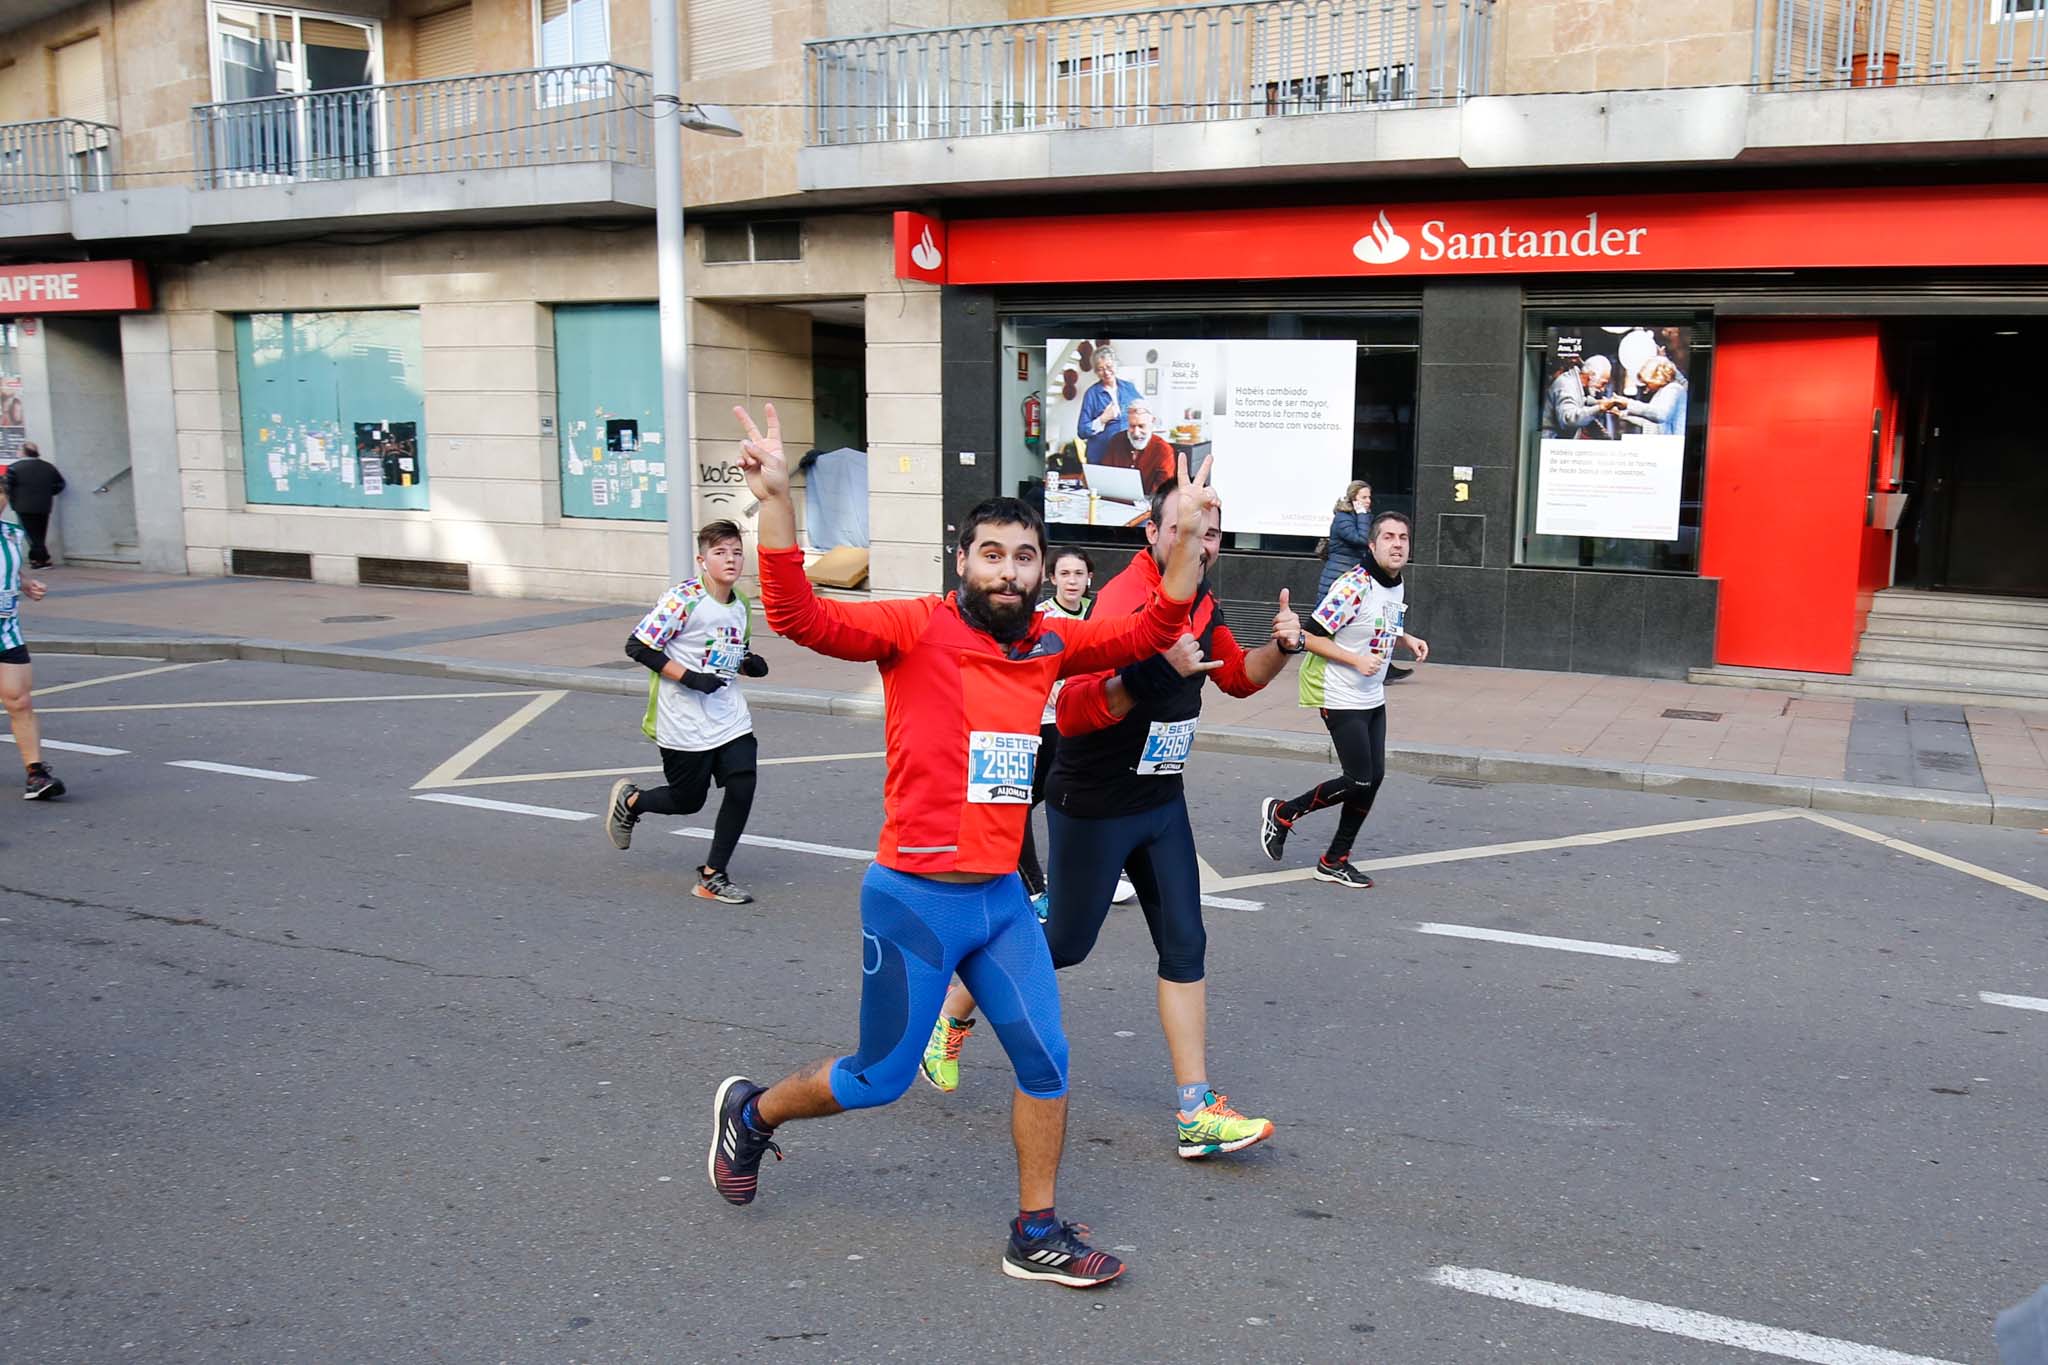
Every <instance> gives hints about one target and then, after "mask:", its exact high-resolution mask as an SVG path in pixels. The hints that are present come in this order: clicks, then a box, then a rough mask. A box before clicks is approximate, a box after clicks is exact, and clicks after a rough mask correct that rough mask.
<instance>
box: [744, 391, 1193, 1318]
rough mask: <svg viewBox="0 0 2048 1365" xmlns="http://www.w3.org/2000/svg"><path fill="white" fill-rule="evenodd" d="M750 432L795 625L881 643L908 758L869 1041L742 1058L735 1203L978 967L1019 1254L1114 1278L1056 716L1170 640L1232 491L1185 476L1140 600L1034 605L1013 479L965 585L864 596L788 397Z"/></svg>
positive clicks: (864, 1025) (884, 893) (881, 1070)
mask: <svg viewBox="0 0 2048 1365" xmlns="http://www.w3.org/2000/svg"><path fill="white" fill-rule="evenodd" d="M739 416H740V420H741V423H742V425H743V426H744V427H745V429H746V432H747V439H746V441H744V442H742V444H741V447H740V450H741V456H740V466H741V469H742V470H743V471H744V473H745V474H746V478H747V486H748V487H749V488H750V489H751V490H752V491H753V494H754V496H755V497H757V498H759V499H760V501H761V518H760V565H761V602H762V606H763V608H764V610H765V612H766V615H767V618H768V621H769V624H770V625H772V626H773V627H774V628H775V629H776V630H777V631H778V632H779V633H781V634H782V635H784V636H786V637H787V638H789V639H791V640H794V641H796V642H797V643H798V644H802V645H807V646H809V647H810V648H812V649H815V650H817V651H819V652H820V653H823V654H829V655H832V656H833V657H835V658H841V659H862V660H871V661H873V662H874V663H875V664H877V665H878V666H879V667H880V669H881V673H882V691H883V698H884V711H885V715H886V726H887V740H886V748H887V750H888V762H889V770H888V778H887V781H886V784H885V786H884V789H883V804H884V808H885V813H884V819H883V825H882V834H881V840H880V846H879V848H878V849H877V851H876V855H875V864H874V866H872V867H870V868H869V869H868V872H867V875H866V877H865V878H864V879H863V881H862V884H861V938H862V942H863V955H862V962H861V969H862V973H863V980H862V984H861V1014H860V1047H859V1050H858V1051H857V1052H856V1053H855V1054H854V1055H852V1056H850V1057H835V1058H827V1059H826V1060H824V1061H822V1062H818V1063H816V1064H814V1065H811V1066H807V1067H805V1068H803V1069H802V1070H800V1071H798V1072H797V1073H795V1074H794V1075H792V1076H789V1077H788V1078H786V1079H784V1080H782V1081H780V1082H778V1083H777V1084H775V1085H774V1086H772V1087H769V1088H765V1089H764V1088H763V1087H761V1086H758V1085H755V1084H754V1083H753V1082H752V1081H750V1080H748V1079H747V1078H746V1077H744V1076H731V1077H728V1078H726V1080H725V1082H724V1083H723V1084H721V1085H720V1086H719V1088H718V1094H717V1098H716V1099H715V1100H714V1101H713V1130H712V1140H711V1151H710V1156H709V1158H708V1165H709V1174H710V1177H711V1182H712V1184H713V1185H714V1186H715V1187H716V1188H717V1189H718V1192H719V1194H720V1195H721V1196H723V1197H724V1198H725V1199H726V1201H727V1202H728V1203H733V1204H746V1203H750V1202H751V1201H752V1200H753V1198H754V1193H755V1189H756V1183H757V1180H758V1174H759V1169H760V1164H761V1159H762V1157H763V1155H765V1154H766V1153H767V1152H769V1151H771V1150H772V1151H774V1152H775V1153H776V1155H777V1156H778V1157H780V1156H781V1150H780V1149H779V1148H777V1147H775V1144H774V1143H773V1142H772V1141H771V1139H770V1134H771V1133H772V1132H773V1131H774V1129H775V1128H776V1126H777V1125H779V1124H782V1123H785V1122H788V1121H789V1120H791V1119H803V1118H821V1117H823V1116H825V1115H828V1114H836V1113H839V1112H840V1111H841V1110H845V1109H855V1108H865V1107H871V1106H875V1105H882V1104H888V1103H889V1102H891V1101H892V1100H894V1099H896V1098H897V1097H898V1096H899V1095H901V1094H902V1093H903V1091H904V1090H905V1089H906V1088H908V1087H909V1085H910V1082H911V1079H912V1077H914V1076H915V1075H916V1074H917V1062H918V1054H919V1053H920V1052H921V1051H922V1050H923V1047H924V1040H925V1038H926V1036H927V1035H928V1034H929V1033H930V1031H931V1027H932V1021H933V1020H934V1019H936V1018H937V1017H938V1013H939V1006H940V1003H941V1001H942V1000H943V998H944V996H945V992H946V986H947V984H948V983H949V982H950V981H951V980H952V978H953V974H954V973H955V972H956V971H957V972H958V973H959V974H960V976H961V978H962V979H963V980H965V981H968V982H969V983H971V984H972V985H973V986H974V988H975V990H976V992H977V993H978V994H979V995H980V997H981V999H982V1002H983V1009H984V1011H985V1012H986V1013H987V1014H988V1016H989V1022H990V1023H991V1024H993V1025H994V1026H995V1029H996V1033H997V1035H998V1036H999V1037H1000V1038H1001V1040H1002V1043H1003V1047H1004V1050H1005V1051H1007V1052H1008V1053H1009V1055H1010V1060H1011V1064H1012V1065H1013V1066H1014V1067H1015V1069H1016V1072H1017V1095H1016V1099H1015V1102H1014V1104H1013V1106H1012V1111H1011V1113H1012V1116H1011V1135H1012V1137H1013V1139H1014V1140H1015V1143H1016V1148H1017V1185H1018V1196H1019V1197H1018V1204H1019V1211H1018V1215H1017V1218H1016V1220H1015V1221H1014V1222H1013V1223H1012V1224H1011V1226H1010V1242H1009V1247H1008V1249H1007V1250H1006V1251H1005V1253H1004V1256H1003V1271H1004V1273H1005V1274H1008V1275H1010V1276H1012V1277H1014V1278H1017V1279H1045V1280H1050V1281H1052V1282H1054V1283H1057V1284H1064V1285H1070V1286H1073V1287H1075V1288H1087V1287H1090V1286H1093V1285H1098V1284H1104V1283H1107V1282H1108V1281H1110V1280H1112V1279H1114V1278H1116V1277H1117V1276H1118V1275H1120V1274H1122V1273H1123V1264H1122V1263H1121V1262H1120V1261H1118V1260H1117V1258H1116V1257H1114V1256H1111V1255H1109V1254H1108V1253H1107V1252H1102V1251H1096V1250H1094V1249H1092V1248H1091V1247H1089V1246H1088V1245H1087V1244H1086V1243H1084V1242H1083V1241H1082V1240H1081V1237H1080V1231H1081V1230H1080V1229H1078V1227H1077V1225H1075V1224H1071V1223H1063V1222H1061V1221H1060V1220H1059V1218H1058V1217H1057V1216H1056V1215H1055V1213H1054V1211H1053V1193H1054V1184H1055V1178H1056V1176H1057V1173H1058V1169H1059V1160H1060V1150H1061V1148H1062V1146H1063V1145H1064V1143H1065V1138H1066V1115H1067V1100H1066V1091H1067V1043H1066V1036H1065V1034H1064V1032H1063V1030H1062V1028H1061V1024H1060V1008H1059V987H1058V983H1057V982H1056V980H1055V979H1054V976H1053V966H1052V958H1051V955H1050V954H1049V953H1048V952H1047V951H1046V946H1045V936H1044V934H1043V933H1042V932H1041V930H1040V928H1039V925H1038V918H1037V916H1036V915H1034V914H1033V913H1032V911H1031V907H1030V903H1029V902H1028V901H1027V900H1026V898H1025V895H1024V888H1023V882H1022V880H1021V879H1020V878H1019V877H1018V876H1017V853H1018V848H1019V845H1020V844H1021V843H1022V840H1023V828H1024V819H1025V817H1026V816H1027V815H1028V813H1029V811H1030V808H1031V805H1030V803H1031V774H1032V766H1033V762H1034V759H1035V757H1036V752H1037V747H1038V724H1039V716H1040V714H1041V712H1042V710H1043V708H1044V706H1045V699H1046V697H1047V695H1048V694H1049V693H1050V692H1051V691H1052V685H1053V683H1054V682H1055V681H1056V680H1057V679H1058V678H1059V677H1061V676H1062V675H1065V674H1071V673H1080V672H1087V671H1092V670H1097V669H1102V668H1113V667H1116V666H1117V665H1118V664H1120V663H1128V662H1132V661H1136V660H1139V659H1143V658H1146V657H1149V656H1151V655H1152V654H1154V653H1155V652H1156V651H1158V650H1160V649H1163V648H1165V647H1166V646H1167V645H1169V644H1170V643H1172V641H1173V640H1174V639H1176V638H1177V637H1178V636H1179V635H1180V634H1181V632H1182V630H1183V628H1184V626H1185V624H1186V620H1187V608H1188V602H1189V600H1190V599H1191V598H1193V597H1194V595H1195V590H1196V588H1197V586H1198V584H1199V583H1200V581H1201V571H1202V551H1201V546H1200V544H1199V542H1198V536H1197V534H1196V529H1195V528H1198V527H1199V526H1200V525H1201V522H1202V517H1203V514H1204V512H1205V511H1206V510H1207V509H1208V508H1209V507H1210V506H1212V505H1213V504H1214V502H1215V494H1214V493H1213V492H1212V491H1211V490H1210V489H1209V487H1208V465H1207V463H1206V462H1205V463H1204V465H1203V467H1202V470H1201V471H1200V473H1198V474H1197V475H1196V476H1195V477H1194V478H1193V479H1183V480H1182V484H1181V492H1180V494H1179V495H1178V496H1179V498H1180V500H1181V503H1182V504H1184V506H1185V509H1186V510H1185V516H1186V519H1187V522H1188V525H1189V527H1190V530H1189V532H1188V533H1187V534H1186V535H1183V536H1182V537H1181V538H1180V539H1179V541H1178V542H1177V543H1176V544H1175V545H1174V546H1173V547H1172V551H1171V553H1170V555H1169V556H1168V559H1167V563H1166V569H1165V572H1164V574H1163V575H1162V577H1161V581H1160V584H1159V591H1158V592H1157V593H1156V594H1155V595H1154V596H1153V598H1152V599H1151V600H1150V601H1149V602H1148V603H1147V604H1145V605H1144V607H1143V608H1142V609H1141V610H1140V611H1138V612H1136V613H1135V614H1130V613H1126V614H1124V615H1121V616H1118V617H1116V618H1115V619H1113V620H1112V619H1105V620H1101V621H1095V620H1090V621H1067V620H1056V619H1053V618H1050V617H1046V616H1041V615H1040V614H1039V613H1038V612H1037V611H1035V610H1034V608H1035V606H1036V603H1037V600H1038V588H1039V581H1040V579H1041V577H1042V576H1043V573H1044V557H1045V528H1044V525H1043V523H1042V522H1041V521H1040V520H1039V517H1038V514H1037V513H1036V512H1035V511H1033V510H1032V509H1031V508H1030V507H1029V506H1027V505H1026V504H1024V503H1021V502H1018V501H1017V500H1015V499H1013V498H994V499H991V500H989V501H988V502H985V503H983V504H981V505H980V506H979V507H977V508H975V509H974V510H973V511H972V512H970V513H969V514H968V515H967V517H965V518H964V519H963V521H962V524H961V536H960V545H959V548H958V550H957V552H956V555H955V559H954V566H955V569H956V571H957V572H958V574H959V576H960V590H959V591H958V592H957V593H951V594H948V595H947V596H945V597H943V598H941V597H921V598H914V599H911V600H907V601H895V602H870V603H859V604H848V603H841V602H828V601H824V600H821V599H820V598H818V597H817V595H816V594H815V593H813V592H812V591H811V586H810V582H809V580H808V579H806V578H805V577H804V573H803V561H802V555H801V553H800V552H799V551H798V550H797V548H796V512H795V509H794V508H793V507H792V506H791V504H790V500H789V471H788V467H787V464H786V462H785V460H784V458H783V453H782V441H781V434H780V431H779V430H778V427H777V425H776V420H775V409H774V408H773V407H772V406H771V407H769V408H768V409H767V412H766V419H767V423H768V429H767V432H766V433H765V434H763V433H762V432H761V431H759V430H758V429H756V427H755V426H754V423H753V420H752V419H751V418H750V417H749V416H748V415H747V413H746V411H745V410H744V409H741V410H739Z"/></svg>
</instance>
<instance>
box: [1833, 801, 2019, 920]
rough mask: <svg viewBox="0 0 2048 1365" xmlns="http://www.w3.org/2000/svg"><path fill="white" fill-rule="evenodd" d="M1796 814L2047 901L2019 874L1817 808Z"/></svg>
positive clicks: (1965, 874) (1994, 884)
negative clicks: (2019, 876) (1893, 835)
mask: <svg viewBox="0 0 2048 1365" xmlns="http://www.w3.org/2000/svg"><path fill="white" fill-rule="evenodd" d="M1795 814H1798V815H1801V816H1804V817H1805V818H1806V819H1808V820H1811V821H1813V822H1814V823H1815V824H1816V825H1826V826H1827V827H1828V828H1829V829H1833V830H1840V831H1841V832H1842V833H1844V834H1853V835H1855V836H1856V837H1857V838H1859V839H1868V840H1870V842H1871V843H1873V844H1882V845H1883V846H1884V847H1886V848H1889V849H1896V850H1897V851H1898V852H1900V853H1908V854H1911V855H1912V856H1913V857H1915V858H1922V859H1925V860H1926V861H1928V862H1930V863H1933V864H1935V865H1936V866H1938V867H1946V868H1951V869H1953V870H1954V871H1957V872H1960V873H1962V874H1963V875H1964V876H1967V877H1975V878H1977V879H1978V880H1979V881H1986V882H1990V883H1991V884H1992V885H1993V886H2002V887H2004V888H2005V889H2006V890H2008V891H2017V892H2019V893H2020V894H2021V895H2022V896H2031V897H2033V898H2034V899H2035V900H2037V901H2048V887H2040V886H2036V885H2034V884H2033V883H2032V882H2023V881H2021V880H2020V879H2019V878H2018V877H2008V876H2007V875H2006V874H2005V873H2003V872H1994V871H1992V870H1991V869H1990V868H1988V867H1979V866H1978V865H1977V864H1975V863H1966V862H1964V861H1963V860H1962V859H1961V858H1951V857H1950V856H1949V855H1948V854H1946V853H1939V852H1936V851H1935V850H1934V849H1931V848H1922V847H1921V846H1920V845H1919V844H1909V843H1907V842H1906V841H1905V840H1904V839H1894V838H1892V837H1891V836H1890V835H1887V834H1879V833H1878V832H1877V831H1876V830H1874V829H1865V828H1864V827H1863V826H1861V825H1852V824H1850V823H1849V822H1848V821H1847V820H1838V819H1836V818H1835V817H1834V816H1832V815H1822V814H1821V813H1820V812H1819V811H1811V810H1802V811H1797V812H1795Z"/></svg>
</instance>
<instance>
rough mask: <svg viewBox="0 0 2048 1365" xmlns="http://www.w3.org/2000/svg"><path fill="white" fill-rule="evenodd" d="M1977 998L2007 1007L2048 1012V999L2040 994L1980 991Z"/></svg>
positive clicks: (1988, 1003) (1987, 1002)
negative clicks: (2002, 993) (2003, 993)
mask: <svg viewBox="0 0 2048 1365" xmlns="http://www.w3.org/2000/svg"><path fill="white" fill-rule="evenodd" d="M1977 998H1978V999H1979V1000H1982V1001H1983V1002H1984V1003H1985V1004H1987V1005H2004V1006H2005V1007H2006V1008H2007V1009H2015V1010H2039V1011H2041V1013H2043V1014H2048V1000H2043V999H2042V998H2041V997H2040V996H2038V995H2000V994H1999V993H1998V992H1997V991H1978V992H1977Z"/></svg>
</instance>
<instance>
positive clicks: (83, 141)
mask: <svg viewBox="0 0 2048 1365" xmlns="http://www.w3.org/2000/svg"><path fill="white" fill-rule="evenodd" d="M119 139H120V134H119V133H117V132H116V131H115V130H114V129H112V128H110V127H108V126H107V125H106V124H104V123H88V122H86V121H85V120H84V119H75V118H50V119H39V120H37V121H36V122H34V123H0V204H33V203H39V202H41V201H43V200H47V199H64V198H67V197H69V196H70V195H74V194H82V193H85V192H86V191H89V190H104V189H108V188H111V187H112V185H113V182H114V156H115V148H116V147H117V146H118V145H119Z"/></svg>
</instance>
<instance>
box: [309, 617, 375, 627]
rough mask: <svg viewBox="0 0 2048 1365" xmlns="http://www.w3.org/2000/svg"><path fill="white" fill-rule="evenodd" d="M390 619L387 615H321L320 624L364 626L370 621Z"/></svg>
mask: <svg viewBox="0 0 2048 1365" xmlns="http://www.w3.org/2000/svg"><path fill="white" fill-rule="evenodd" d="M392 619H393V618H392V617H389V616H323V617H321V618H320V624H321V625H323V626H366V625H368V624H370V622H372V621H389V620H392Z"/></svg>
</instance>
